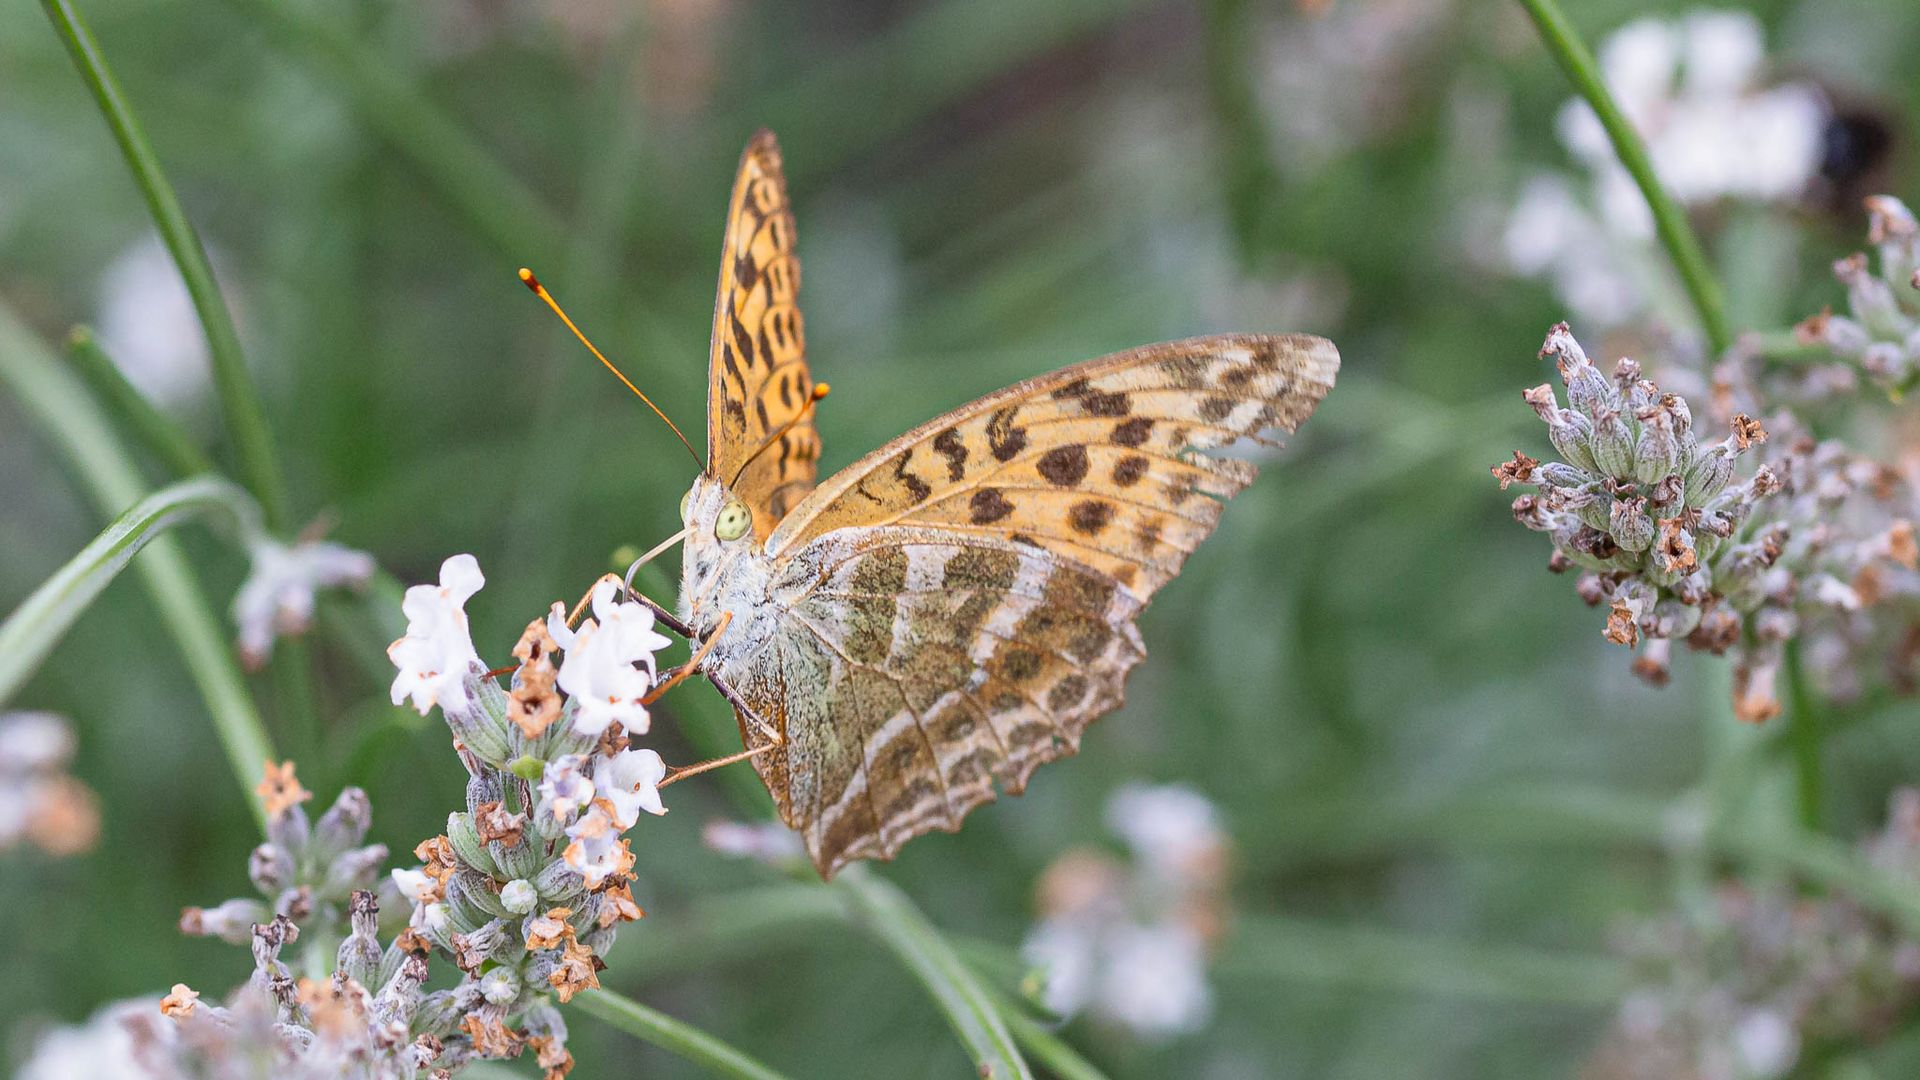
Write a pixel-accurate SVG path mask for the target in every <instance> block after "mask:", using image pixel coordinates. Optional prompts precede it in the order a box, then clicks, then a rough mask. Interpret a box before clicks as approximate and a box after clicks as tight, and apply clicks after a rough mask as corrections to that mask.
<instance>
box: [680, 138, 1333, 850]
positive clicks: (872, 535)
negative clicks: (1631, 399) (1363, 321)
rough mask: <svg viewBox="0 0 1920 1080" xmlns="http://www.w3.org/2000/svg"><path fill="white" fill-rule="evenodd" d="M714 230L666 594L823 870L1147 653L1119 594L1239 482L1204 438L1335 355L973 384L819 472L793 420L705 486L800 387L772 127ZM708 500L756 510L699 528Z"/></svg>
mask: <svg viewBox="0 0 1920 1080" xmlns="http://www.w3.org/2000/svg"><path fill="white" fill-rule="evenodd" d="M727 236H728V238H727V242H726V256H725V261H724V262H723V265H722V268H721V295H720V300H719V303H718V305H717V306H716V314H715V319H714V346H713V353H712V373H711V379H710V386H711V389H712V392H713V395H714V397H713V400H712V401H711V402H710V403H709V411H708V444H709V454H710V458H711V463H710V464H709V467H708V470H707V474H706V475H704V476H703V477H702V478H701V479H700V480H697V481H696V482H695V484H694V489H693V491H692V493H690V495H689V498H688V506H689V510H688V524H689V530H688V535H687V540H686V549H685V553H684V556H685V564H684V565H685V569H684V577H683V583H682V584H683V587H682V591H681V611H682V614H683V616H685V617H686V618H687V620H688V622H689V623H690V624H691V625H692V626H694V627H695V628H696V632H700V633H706V632H709V631H710V630H711V629H712V628H713V627H715V626H717V625H718V622H719V618H720V617H721V616H722V615H723V614H724V615H727V616H730V618H731V622H730V624H729V626H728V629H727V630H725V631H724V632H723V633H721V634H720V635H719V637H718V638H717V639H716V640H715V641H714V643H713V648H712V651H711V653H710V654H709V656H708V658H707V660H706V662H705V663H704V665H703V667H704V668H705V669H706V670H707V671H709V673H711V674H713V675H715V676H716V677H718V678H719V679H721V680H722V681H724V682H725V683H726V684H727V685H729V686H731V687H732V688H733V690H734V691H735V692H736V694H737V695H738V697H739V699H740V700H741V701H742V702H744V703H745V704H746V706H747V707H748V708H750V709H751V710H752V711H753V713H754V714H755V716H754V717H753V718H749V717H748V716H747V715H746V714H744V713H743V714H741V715H740V729H741V736H742V738H743V739H744V740H745V742H746V744H747V747H748V748H749V749H752V750H760V751H762V752H760V753H758V754H757V755H756V756H755V757H754V758H753V763H754V766H755V768H756V769H757V770H758V771H759V774H760V777H761V779H762V780H764V781H765V782H766V785H767V789H768V791H769V792H770V793H771V794H772V796H773V799H774V803H775V805H776V806H777V807H778V808H779V811H780V815H781V817H782V819H783V820H784V821H785V822H786V823H787V825H788V826H790V827H791V828H793V829H794V830H795V831H797V832H798V833H799V834H800V836H801V838H802V840H803V841H804V843H805V845H806V848H807V852H808V854H809V855H810V856H811V857H812V859H813V862H814V864H815V865H816V866H817V867H818V868H819V870H820V872H821V873H822V874H823V875H826V876H831V875H832V874H833V873H834V872H835V871H836V870H838V869H839V868H840V867H842V866H844V865H846V864H847V863H848V862H851V861H853V860H856V859H864V858H879V859H886V858H891V857H892V856H893V855H894V853H895V852H897V851H898V850H899V848H900V846H901V845H902V844H904V843H905V842H906V841H908V840H910V839H912V838H913V837H915V836H918V835H920V834H922V833H926V832H929V831H932V830H935V829H941V830H946V831H952V830H955V829H957V828H959V826H960V822H961V819H962V818H964V817H965V816H966V814H967V813H968V811H970V810H972V809H973V808H974V807H976V806H978V805H980V804H981V803H984V802H987V801H989V800H991V799H992V798H993V797H994V794H995V790H996V787H997V788H998V789H1000V790H1005V791H1008V792H1011V793H1014V794H1018V793H1019V792H1021V791H1022V790H1024V789H1025V787H1026V784H1027V780H1028V778H1029V777H1030V776H1031V775H1032V773H1033V770H1034V769H1035V768H1037V767H1038V766H1040V765H1041V764H1043V763H1045V762H1048V761H1052V760H1055V759H1057V758H1059V757H1062V756H1065V755H1068V754H1071V753H1073V752H1075V751H1076V750H1077V749H1078V748H1079V745H1080V738H1081V735H1082V733H1083V732H1084V731H1085V730H1086V727H1087V725H1088V724H1090V723H1091V722H1092V721H1093V720H1095V719H1096V718H1098V717H1099V716H1101V715H1103V714H1105V713H1107V712H1110V711H1112V710H1113V709H1115V708H1117V707H1118V706H1119V705H1120V704H1121V700H1122V694H1123V689H1124V686H1123V684H1124V681H1125V678H1126V674H1127V672H1128V670H1129V669H1131V668H1132V667H1133V665H1134V664H1136V663H1138V662H1139V661H1140V660H1141V659H1143V658H1144V657H1145V655H1146V653H1145V650H1144V648H1143V646H1142V644H1141V640H1140V634H1139V631H1138V630H1137V629H1136V628H1135V626H1134V621H1135V619H1136V618H1137V617H1138V616H1139V614H1140V611H1141V610H1142V609H1143V608H1144V607H1145V606H1146V604H1147V602H1148V601H1149V600H1150V599H1152V597H1153V594H1154V593H1155V592H1156V591H1157V590H1158V589H1159V588H1160V587H1161V586H1162V585H1164V584H1166V582H1167V581H1169V580H1170V579H1172V578H1173V576H1174V575H1175V574H1177V573H1179V571H1180V567H1181V565H1182V564H1183V563H1184V562H1185V561H1186V558H1187V556H1188V555H1190V554H1191V553H1192V552H1193V550H1194V548H1195V547H1196V546H1197V545H1198V544H1199V543H1200V541H1202V540H1203V539H1205V538H1206V537H1207V536H1208V534H1210V533H1211V532H1212V531H1213V528H1214V525H1215V524H1216V523H1217V522H1218V520H1219V517H1220V511H1221V509H1222V506H1223V505H1224V502H1225V500H1226V499H1228V498H1230V497H1232V496H1233V495H1234V494H1236V493H1237V492H1239V491H1240V490H1242V489H1243V488H1245V487H1246V486H1247V484H1248V483H1250V482H1251V481H1252V480H1253V478H1254V474H1255V472H1256V469H1255V467H1254V465H1253V464H1251V463H1250V462H1247V461H1244V460H1240V459H1237V458H1227V457H1220V456H1216V455H1213V454H1210V453H1207V451H1209V450H1214V449H1218V448H1220V447H1224V446H1227V445H1228V444H1230V443H1233V442H1235V441H1237V440H1240V439H1244V438H1251V437H1257V436H1259V435H1260V433H1261V432H1263V431H1267V430H1269V429H1274V428H1278V429H1281V430H1284V431H1288V432H1291V431H1293V430H1294V429H1295V428H1296V427H1297V426H1298V425H1299V424H1300V423H1301V422H1302V421H1304V420H1305V419H1306V418H1307V417H1308V416H1309V415H1310V414H1311V413H1312V412H1313V410H1314V407H1315V406H1316V405H1318V404H1319V402H1320V399H1321V398H1322V397H1324V396H1325V395H1326V393H1327V391H1328V390H1329V389H1330V388H1331V387H1332V385H1333V381H1334V376H1335V374H1336V372H1337V371H1338V369H1339V366H1340V357H1339V354H1338V353H1337V352H1336V351H1335V349H1334V347H1333V345H1332V344H1331V343H1330V342H1328V341H1325V340H1324V339H1321V338H1317V337H1309V336H1305V335H1285V336H1269V335H1227V336H1219V337H1207V338H1195V339H1191V340H1188V341H1179V342H1172V343H1168V344H1163V345H1150V346H1146V347H1144V348H1139V349H1133V350H1130V351H1127V352H1123V353H1116V354H1114V355H1112V356H1107V357H1103V358H1101V359H1098V360H1090V361H1087V362H1086V363H1082V364H1077V365H1074V366H1072V367H1069V368H1065V369H1062V370H1060V371H1056V372H1054V373H1053V374H1050V375H1044V376H1041V377H1039V378H1035V379H1029V380H1027V381H1025V382H1022V383H1019V384H1017V385H1014V386H1011V387H1008V388H1007V389H1005V390H1001V391H999V392H997V393H994V394H989V395H987V396H986V397H983V398H981V399H979V400H977V401H975V402H973V403H972V404H969V405H967V406H965V407H963V408H960V409H957V410H955V411H953V412H951V413H948V414H947V415H945V416H942V417H940V418H938V419H936V420H933V421H931V422H929V423H927V424H924V425H922V426H921V427H919V428H917V429H915V430H913V431H911V432H908V433H907V434H905V435H902V436H901V437H900V438H898V439H895V440H893V441H892V442H891V443H888V444H887V445H886V446H884V447H882V448H881V449H879V450H877V451H875V452H874V453H872V454H869V455H867V456H866V457H865V458H862V459H861V460H860V461H858V462H856V463H855V464H853V465H852V466H850V467H848V468H847V469H845V470H844V471H842V472H840V473H838V474H835V475H834V476H832V477H830V478H829V479H828V480H827V481H826V482H825V483H824V484H821V485H820V486H818V487H815V486H814V461H815V459H816V458H817V457H818V452H819V439H818V436H817V435H816V434H815V432H814V430H813V426H812V423H811V419H810V417H809V418H808V420H806V421H804V422H802V423H801V424H799V425H797V426H796V427H795V428H794V429H793V431H792V432H789V434H788V436H787V438H796V436H797V438H796V441H794V442H793V443H792V444H791V445H787V444H786V441H785V439H783V440H782V444H781V445H778V446H776V447H775V448H772V449H770V450H769V451H768V452H767V453H766V454H764V455H762V456H761V457H760V458H758V459H754V460H753V462H752V463H751V464H750V465H749V466H748V467H747V469H746V472H745V473H744V474H743V475H742V477H741V480H740V482H739V483H738V484H736V485H734V486H733V487H732V488H731V489H730V490H729V489H728V488H727V487H726V485H725V483H724V482H725V480H726V479H727V478H729V477H731V476H732V474H733V471H734V470H737V469H738V468H739V467H740V463H741V462H742V461H745V460H746V459H747V457H748V455H750V454H752V452H753V451H754V449H755V448H757V447H758V446H759V445H760V443H761V442H763V441H764V440H765V438H766V435H767V434H769V433H770V432H771V431H773V430H777V429H778V427H779V426H780V424H782V423H784V422H786V420H787V419H790V418H791V417H792V416H793V415H794V414H795V412H796V411H797V410H799V409H801V408H804V406H805V398H806V395H807V394H808V393H809V392H810V390H811V387H812V383H811V381H810V379H809V376H808V373H807V368H806V359H805V354H804V350H802V349H801V348H800V319H799V312H798V309H797V308H796V307H794V306H793V305H794V295H795V294H794V287H795V286H797V284H798V280H799V272H798V264H797V262H796V261H795V260H794V256H793V230H792V217H791V213H790V211H789V210H788V207H787V203H786V193H785V185H784V182H783V181H782V180H781V179H780V173H779V152H778V150H777V148H776V147H775V146H774V143H773V138H772V136H771V135H767V134H765V133H762V134H761V135H759V136H756V137H755V139H754V141H753V143H752V145H750V146H749V147H748V149H747V153H746V156H745V157H744V158H743V159H742V162H741V172H740V178H739V181H738V182H737V183H736V186H735V191H734V199H733V209H732V211H731V212H730V214H729V217H728V230H727ZM773 267H778V268H780V269H779V271H778V272H776V273H773V274H769V273H768V272H767V271H768V269H769V268H773ZM775 324H777V328H776V326H775ZM756 325H757V327H758V329H756ZM730 497H731V498H738V499H740V500H741V501H743V502H745V503H746V504H747V505H748V506H749V507H750V508H751V509H752V510H753V515H754V523H753V524H754V528H753V530H752V531H751V532H750V533H748V534H746V535H744V536H742V537H740V538H739V539H738V540H735V541H721V540H719V539H718V538H717V536H716V535H715V530H714V522H715V518H716V515H717V514H718V512H719V509H720V507H721V506H722V505H723V503H724V502H725V500H726V499H728V498H730ZM756 719H757V720H758V721H764V722H765V724H766V725H767V726H768V727H769V728H771V731H772V732H773V733H774V734H776V735H777V736H778V737H779V742H778V744H777V745H773V746H771V747H770V748H769V747H768V744H769V743H772V742H774V739H773V738H772V737H770V735H769V734H768V732H767V731H766V730H763V729H762V727H761V726H760V724H759V723H757V722H754V721H755V720H756Z"/></svg>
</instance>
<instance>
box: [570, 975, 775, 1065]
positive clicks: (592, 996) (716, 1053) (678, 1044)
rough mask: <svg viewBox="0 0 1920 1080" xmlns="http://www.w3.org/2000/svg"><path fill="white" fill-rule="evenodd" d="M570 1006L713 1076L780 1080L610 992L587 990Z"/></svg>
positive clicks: (741, 1055)
mask: <svg viewBox="0 0 1920 1080" xmlns="http://www.w3.org/2000/svg"><path fill="white" fill-rule="evenodd" d="M572 1004H573V1005H574V1007H576V1008H578V1009H579V1010H580V1011H582V1012H585V1013H588V1014H590V1015H592V1016H597V1017H599V1018H600V1019H602V1020H605V1021H606V1022H607V1023H609V1024H612V1025H613V1026H614V1027H617V1028H619V1029H620V1030H621V1031H624V1032H626V1033H627V1034H629V1035H631V1036H633V1037H634V1038H636V1039H640V1040H641V1041H643V1042H648V1043H652V1044H653V1045H654V1046H658V1047H660V1048H661V1049H662V1050H668V1051H671V1052H673V1053H675V1054H678V1055H680V1056H681V1057H683V1058H686V1059H687V1060H688V1061H691V1062H693V1063H694V1064H695V1065H699V1066H701V1067H702V1068H704V1069H706V1070H707V1071H708V1072H710V1073H712V1074H714V1075H715V1076H738V1077H744V1078H746V1080H780V1075H781V1074H780V1073H777V1072H775V1071H773V1070H772V1069H770V1068H768V1067H767V1066H765V1065H763V1064H761V1063H760V1062H759V1061H758V1060H756V1059H755V1058H754V1057H753V1056H752V1055H751V1054H748V1053H747V1052H746V1051H744V1050H740V1049H738V1048H736V1047H734V1046H731V1045H729V1044H727V1043H725V1042H723V1041H721V1040H720V1039H718V1038H716V1037H714V1036H712V1035H709V1034H707V1033H706V1032H704V1031H701V1030H700V1029H699V1028H697V1027H694V1026H693V1025H691V1024H688V1023H686V1022H684V1021H681V1020H675V1019H674V1018H673V1017H671V1016H668V1015H667V1014H665V1013H663V1012H661V1011H659V1010H658V1009H650V1008H648V1007H647V1006H645V1005H642V1004H640V1003H639V1002H637V1001H635V1000H633V999H632V998H628V997H623V996H621V995H619V994H616V993H614V992H613V991H611V990H588V991H586V992H584V993H581V994H579V995H577V996H575V997H574V999H573V1002H572Z"/></svg>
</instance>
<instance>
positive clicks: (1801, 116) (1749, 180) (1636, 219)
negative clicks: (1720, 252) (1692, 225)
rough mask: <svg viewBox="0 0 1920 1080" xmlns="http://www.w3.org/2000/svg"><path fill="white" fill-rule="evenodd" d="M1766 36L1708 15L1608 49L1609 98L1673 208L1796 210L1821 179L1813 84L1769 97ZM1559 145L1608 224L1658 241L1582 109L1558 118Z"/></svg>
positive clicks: (1822, 103)
mask: <svg viewBox="0 0 1920 1080" xmlns="http://www.w3.org/2000/svg"><path fill="white" fill-rule="evenodd" d="M1764 61H1765V47H1764V45H1763V40H1762V36H1761V30H1760V24H1759V22H1758V21H1757V20H1756V19H1755V18H1754V17H1753V16H1752V15H1749V14H1747V13H1745V12H1738V11H1699V12H1695V13H1693V14H1691V15H1688V16H1686V17H1685V18H1684V19H1682V20H1681V21H1679V22H1678V23H1667V22H1662V21H1661V20H1658V19H1653V18H1644V19H1639V20H1636V21H1634V22H1632V23H1629V24H1628V25H1626V26H1624V27H1622V28H1620V29H1619V30H1617V31H1615V32H1614V34H1613V35H1612V36H1611V37H1609V38H1608V39H1607V40H1606V42H1605V43H1604V44H1603V45H1602V46H1601V49H1600V66H1601V72H1602V77H1603V78H1604V79H1605V81H1606V84H1607V89H1608V90H1610V91H1611V92H1612V93H1613V95H1614V99H1615V100H1616V101H1617V102H1618V103H1619V105H1620V108H1621V111H1622V112H1624V113H1625V114H1626V116H1627V119H1628V121H1629V122H1630V123H1631V124H1632V125H1633V127H1634V130H1635V131H1637V132H1639V133H1640V136H1641V138H1642V139H1643V140H1645V142H1646V145H1647V153H1648V155H1649V156H1650V157H1651V158H1652V160H1653V169H1654V173H1655V174H1656V175H1658V176H1659V177H1660V182H1661V184H1662V185H1663V186H1664V187H1665V188H1666V189H1667V191H1668V192H1669V193H1670V194H1671V195H1673V197H1674V198H1675V199H1677V200H1679V201H1680V202H1682V203H1687V204H1698V203H1707V202H1712V201H1714V200H1716V199H1721V198H1736V199H1750V200H1757V201H1772V200H1782V199H1791V198H1793V197H1795V196H1797V195H1799V194H1800V193H1801V191H1802V190H1804V189H1805V187H1806V185H1807V183H1808V182H1809V181H1810V180H1812V179H1813V177H1814V176H1815V174H1816V173H1818V171H1819V168H1820V154H1821V145H1822V140H1823V139H1824V132H1825V130H1826V123H1827V118H1828V115H1829V110H1828V106H1827V103H1826V99H1825V98H1824V97H1823V96H1822V95H1821V93H1820V91H1819V90H1818V89H1817V88H1816V87H1814V86H1813V85H1812V84H1810V83H1787V84H1783V85H1781V86H1777V87H1772V88H1768V89H1761V88H1760V87H1759V86H1758V85H1757V83H1758V80H1759V78H1760V75H1761V71H1762V68H1763V66H1764ZM1559 129H1560V139H1561V141H1562V142H1563V143H1565V144H1566V146H1567V149H1569V150H1571V151H1572V152H1573V153H1574V154H1575V155H1576V156H1578V157H1580V158H1581V159H1582V160H1583V161H1585V162H1586V164H1587V165H1588V167H1589V168H1591V169H1592V170H1593V171H1594V175H1595V183H1596V187H1597V190H1598V197H1599V201H1600V205H1601V209H1602V211H1603V213H1604V215H1605V217H1606V219H1607V222H1608V224H1609V225H1610V226H1611V227H1613V228H1615V229H1618V230H1620V231H1622V232H1625V233H1627V234H1629V235H1633V236H1641V237H1651V236H1652V235H1653V218H1652V215H1651V214H1649V213H1648V211H1647V206H1646V201H1645V200H1644V199H1642V198H1641V197H1640V194H1639V191H1638V189H1637V188H1636V187H1635V186H1634V184H1633V181H1632V178H1631V177H1630V176H1628V175H1627V172H1626V169H1625V168H1624V167H1623V166H1621V164H1620V163H1619V160H1618V159H1617V158H1616V157H1615V156H1614V153H1613V145H1612V143H1611V142H1610V141H1609V140H1608V139H1607V136H1606V132H1605V131H1604V130H1603V129H1602V128H1601V126H1600V119H1599V117H1597V116H1596V115H1594V112H1593V109H1592V107H1591V106H1589V105H1588V104H1587V103H1586V102H1585V101H1581V100H1574V101H1569V102H1568V103H1567V104H1566V105H1565V106H1564V107H1563V108H1562V109H1561V112H1560V118H1559Z"/></svg>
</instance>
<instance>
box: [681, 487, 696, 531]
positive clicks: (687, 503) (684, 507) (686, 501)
mask: <svg viewBox="0 0 1920 1080" xmlns="http://www.w3.org/2000/svg"><path fill="white" fill-rule="evenodd" d="M692 508H693V491H692V490H691V489H689V490H688V491H687V493H686V494H685V495H682V496H680V523H681V524H682V525H684V524H686V523H687V511H688V510H690V509H692Z"/></svg>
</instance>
